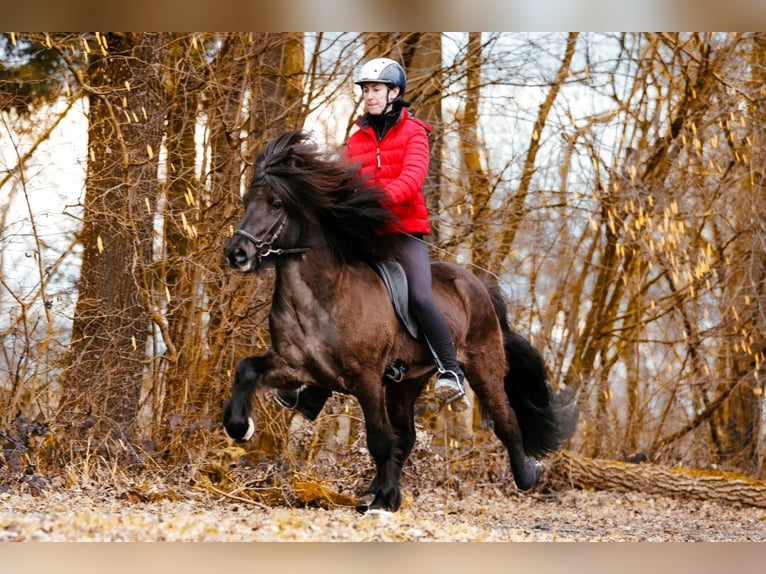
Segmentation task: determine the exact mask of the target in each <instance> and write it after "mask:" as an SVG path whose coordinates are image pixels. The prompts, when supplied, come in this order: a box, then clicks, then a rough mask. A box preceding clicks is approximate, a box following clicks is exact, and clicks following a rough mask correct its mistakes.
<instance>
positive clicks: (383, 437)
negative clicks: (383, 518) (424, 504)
mask: <svg viewBox="0 0 766 574" xmlns="http://www.w3.org/2000/svg"><path fill="white" fill-rule="evenodd" d="M365 389H366V392H363V393H360V394H358V395H357V398H358V399H359V405H360V406H361V407H362V412H363V413H364V422H365V430H366V434H367V449H368V450H369V452H370V456H372V458H373V460H374V461H375V469H376V474H375V478H374V479H373V481H372V482H371V483H370V486H369V487H368V488H367V490H366V491H365V492H364V494H363V495H362V496H361V497H360V498H359V500H358V501H357V503H356V510H357V511H358V512H361V513H365V512H367V511H368V510H375V509H381V510H388V511H391V512H395V511H396V510H398V509H399V506H401V503H402V494H401V488H400V486H399V477H400V467H399V464H398V460H397V449H396V436H395V433H394V429H393V427H392V426H391V422H390V420H389V418H388V413H387V412H386V405H385V393H384V390H383V386H382V384H381V382H380V381H377V382H376V383H372V384H366V385H365Z"/></svg>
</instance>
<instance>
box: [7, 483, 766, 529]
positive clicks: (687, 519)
mask: <svg viewBox="0 0 766 574" xmlns="http://www.w3.org/2000/svg"><path fill="white" fill-rule="evenodd" d="M130 492H131V491H130V489H125V488H124V487H122V488H105V487H101V488H94V489H79V488H78V489H65V488H52V489H48V490H46V491H44V492H42V493H40V494H38V495H37V496H33V495H32V494H30V493H28V492H26V493H24V492H15V493H14V492H12V491H11V492H4V493H2V494H0V541H313V542H326V541H357V542H358V541H397V542H415V541H675V542H677V541H695V542H705V541H710V542H720V541H764V540H766V510H764V509H760V508H753V507H747V506H741V505H739V504H733V505H729V504H720V503H714V502H706V501H696V500H681V499H673V498H665V497H658V496H647V495H641V494H637V493H627V494H626V493H618V492H608V491H603V492H585V491H581V490H566V491H561V492H553V493H550V492H549V493H534V492H533V493H527V494H522V493H519V492H515V491H514V490H513V489H512V487H508V488H506V489H505V491H503V489H500V488H497V487H492V486H484V487H477V488H475V489H473V490H472V492H470V493H469V494H464V495H460V494H458V493H456V492H455V490H454V489H452V488H448V487H442V488H438V489H434V490H430V491H428V492H423V491H420V492H418V495H417V496H416V497H415V496H413V495H412V493H408V494H407V495H406V496H405V501H404V504H403V506H402V508H401V510H400V511H399V512H397V513H393V514H392V513H370V514H367V515H360V514H358V513H357V512H355V511H354V510H353V509H352V508H348V507H335V508H320V507H303V508H291V507H287V506H277V507H273V508H270V507H266V506H262V505H260V504H256V503H252V502H249V501H247V500H246V499H241V500H238V499H236V498H232V497H231V496H224V495H221V496H210V495H206V494H202V493H199V492H192V491H190V492H187V493H178V492H175V493H174V496H173V497H172V498H173V499H170V498H164V499H162V498H161V497H160V499H158V500H155V501H141V500H138V499H137V497H136V496H132V495H131V494H130Z"/></svg>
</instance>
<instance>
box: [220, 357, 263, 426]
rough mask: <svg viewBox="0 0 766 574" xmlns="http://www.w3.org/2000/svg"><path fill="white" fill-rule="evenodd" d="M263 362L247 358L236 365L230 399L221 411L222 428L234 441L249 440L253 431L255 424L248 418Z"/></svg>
mask: <svg viewBox="0 0 766 574" xmlns="http://www.w3.org/2000/svg"><path fill="white" fill-rule="evenodd" d="M264 360H265V359H264V357H248V358H246V359H242V360H241V361H240V362H239V364H238V365H237V370H236V371H235V373H234V383H233V384H232V388H231V398H230V399H229V400H228V401H227V403H226V406H225V407H224V409H223V426H224V428H225V429H226V433H227V434H228V435H229V436H230V437H231V438H233V439H234V440H237V441H245V440H249V439H250V437H251V436H252V435H253V432H254V431H255V423H254V422H253V419H252V418H251V416H250V411H251V408H252V406H251V401H252V398H253V393H254V392H255V388H256V386H257V385H258V381H259V379H260V378H261V377H262V375H263V371H264Z"/></svg>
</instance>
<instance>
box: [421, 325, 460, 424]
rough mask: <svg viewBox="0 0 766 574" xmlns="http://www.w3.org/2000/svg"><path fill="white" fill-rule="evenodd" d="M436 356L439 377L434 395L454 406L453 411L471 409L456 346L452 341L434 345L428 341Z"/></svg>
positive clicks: (446, 403)
mask: <svg viewBox="0 0 766 574" xmlns="http://www.w3.org/2000/svg"><path fill="white" fill-rule="evenodd" d="M426 342H427V343H428V347H429V348H430V349H431V353H432V354H433V356H434V362H435V363H436V368H437V370H438V371H439V376H438V377H437V379H436V385H435V386H434V395H435V396H436V398H437V399H438V400H439V401H441V402H442V403H444V404H445V405H452V410H453V411H456V412H460V411H463V410H465V409H466V408H467V407H469V406H470V405H469V403H468V399H467V398H466V396H465V385H464V382H465V374H464V373H463V369H462V368H460V364H459V363H458V361H457V355H456V353H455V344H454V343H453V341H452V339H446V340H443V341H440V342H438V343H434V342H432V341H430V340H428V339H426Z"/></svg>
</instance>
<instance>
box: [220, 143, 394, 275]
mask: <svg viewBox="0 0 766 574" xmlns="http://www.w3.org/2000/svg"><path fill="white" fill-rule="evenodd" d="M243 201H244V204H245V217H244V219H243V220H242V223H241V224H240V226H239V228H238V229H237V230H236V231H235V232H234V235H233V236H232V237H231V239H229V240H228V241H227V243H226V246H225V247H224V253H225V255H226V257H227V259H228V260H229V263H230V264H231V266H232V267H235V268H237V269H239V270H240V271H258V269H260V267H261V265H262V264H263V263H265V262H267V261H269V260H272V261H273V260H275V259H276V257H278V256H281V255H293V254H299V253H303V252H304V251H307V250H308V248H309V247H311V246H316V245H322V244H324V245H327V246H329V247H330V251H331V252H332V253H334V254H335V256H336V257H337V258H338V260H342V261H345V262H348V261H353V260H357V261H358V260H370V259H376V258H378V259H382V258H385V257H386V256H387V254H388V253H390V252H391V251H392V249H393V247H392V246H393V242H392V241H391V240H390V236H389V235H386V234H383V233H382V232H383V231H385V230H388V229H389V228H390V227H391V226H396V225H397V223H398V222H397V220H396V217H395V216H394V215H393V213H392V212H391V210H390V209H389V208H388V207H386V206H385V205H384V203H385V201H387V200H386V197H385V194H384V193H383V191H382V190H380V189H378V188H376V187H372V186H369V185H366V182H365V181H364V180H363V179H361V176H360V174H359V171H358V168H357V167H356V166H353V165H351V164H349V163H348V162H346V161H345V160H343V159H341V158H336V157H332V156H331V155H329V154H326V153H323V152H321V151H320V150H319V148H318V147H317V146H316V145H315V144H314V143H313V142H312V141H311V139H310V137H309V135H308V134H307V133H306V132H303V131H292V132H286V133H284V134H282V135H280V136H277V137H276V138H274V139H272V140H271V141H269V142H268V143H267V144H266V146H265V147H264V148H263V150H262V151H261V152H260V153H259V154H258V157H257V158H256V161H255V170H254V173H253V179H252V182H251V184H250V187H249V188H248V190H247V192H246V193H245V195H244V197H243Z"/></svg>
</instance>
